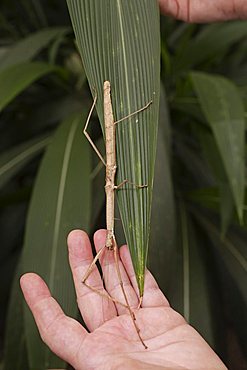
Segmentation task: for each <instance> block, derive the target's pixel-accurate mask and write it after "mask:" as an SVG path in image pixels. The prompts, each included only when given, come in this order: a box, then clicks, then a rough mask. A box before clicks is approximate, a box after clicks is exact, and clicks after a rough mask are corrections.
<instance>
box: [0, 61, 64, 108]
mask: <svg viewBox="0 0 247 370" xmlns="http://www.w3.org/2000/svg"><path fill="white" fill-rule="evenodd" d="M57 70H58V67H57V66H54V65H50V64H46V63H38V62H37V63H24V64H17V65H14V66H12V67H10V68H7V69H4V70H3V71H1V72H0V112H1V111H2V110H3V108H5V106H6V105H7V104H9V103H10V102H11V100H13V99H14V98H15V97H16V96H17V95H18V94H20V93H21V92H22V91H23V90H25V89H26V88H27V87H28V86H29V85H30V84H31V83H32V82H34V81H35V80H37V79H39V78H41V77H42V76H44V75H46V74H48V73H51V72H55V71H57Z"/></svg>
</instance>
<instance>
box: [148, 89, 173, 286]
mask: <svg viewBox="0 0 247 370" xmlns="http://www.w3.org/2000/svg"><path fill="white" fill-rule="evenodd" d="M170 141H171V133H170V121H169V113H168V106H167V101H166V96H165V93H164V90H162V89H161V104H160V122H159V134H158V140H157V156H156V162H155V178H154V191H153V202H152V217H151V232H150V248H149V256H148V266H149V268H150V270H151V271H152V273H153V274H154V276H155V278H156V279H157V282H158V284H159V287H160V288H161V289H162V290H163V292H166V289H167V286H168V283H169V280H170V274H171V270H170V267H171V261H172V257H173V255H174V247H175V245H176V237H175V234H176V217H175V216H176V215H175V204H174V192H173V184H172V176H171V164H170V153H169V151H170Z"/></svg>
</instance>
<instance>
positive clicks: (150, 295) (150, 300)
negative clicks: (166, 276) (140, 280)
mask: <svg viewBox="0 0 247 370" xmlns="http://www.w3.org/2000/svg"><path fill="white" fill-rule="evenodd" d="M120 256H121V260H122V262H123V264H124V267H125V269H126V271H127V274H128V276H129V279H130V281H131V283H132V286H133V287H134V289H135V291H136V292H137V294H138V286H137V283H136V277H135V272H134V268H133V265H132V261H131V257H130V253H129V249H128V247H127V245H123V246H122V247H121V248H120ZM159 306H165V307H168V306H169V302H168V300H167V299H166V297H165V296H164V294H163V293H162V291H161V290H160V288H159V286H158V284H157V282H156V280H155V278H154V277H153V275H152V274H151V272H150V271H149V270H146V273H145V283H144V295H143V299H142V307H159Z"/></svg>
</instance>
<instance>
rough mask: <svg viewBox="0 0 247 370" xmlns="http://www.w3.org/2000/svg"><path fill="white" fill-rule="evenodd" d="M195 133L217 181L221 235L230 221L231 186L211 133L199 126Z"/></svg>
mask: <svg viewBox="0 0 247 370" xmlns="http://www.w3.org/2000/svg"><path fill="white" fill-rule="evenodd" d="M197 135H198V137H199V140H200V143H201V147H202V152H203V154H204V156H205V159H206V161H207V162H208V164H209V166H210V168H211V169H212V172H213V174H214V176H215V178H216V179H217V182H218V186H219V191H220V213H221V232H222V236H223V235H225V233H226V231H227V228H228V226H229V224H230V222H231V219H232V215H233V211H234V200H233V196H232V193H231V188H230V185H229V182H228V179H227V175H226V171H225V169H224V165H223V162H222V159H221V156H220V153H219V150H218V148H217V146H216V143H215V140H214V137H213V135H212V134H211V133H210V132H208V131H203V130H202V129H201V128H199V130H198V129H197Z"/></svg>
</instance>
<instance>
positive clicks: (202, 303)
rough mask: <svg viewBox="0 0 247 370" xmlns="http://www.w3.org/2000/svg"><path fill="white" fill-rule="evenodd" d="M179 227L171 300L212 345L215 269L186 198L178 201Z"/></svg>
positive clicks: (169, 297) (213, 342)
mask: <svg viewBox="0 0 247 370" xmlns="http://www.w3.org/2000/svg"><path fill="white" fill-rule="evenodd" d="M177 230H178V244H177V250H176V254H175V256H174V267H173V273H172V279H171V281H170V287H169V290H168V299H169V300H170V302H171V304H172V306H173V307H174V308H175V309H176V310H178V311H179V312H181V313H182V314H183V315H184V317H185V318H186V320H187V321H188V322H189V323H190V324H191V325H193V326H194V327H195V328H196V329H197V330H198V331H199V332H200V333H201V334H202V335H203V337H204V338H205V339H206V340H207V341H208V342H209V343H210V344H211V345H215V332H214V327H215V324H216V322H217V321H218V320H215V322H214V315H213V311H212V306H211V302H210V295H211V293H212V291H213V285H212V284H210V276H211V275H212V271H210V272H209V270H208V268H207V266H206V265H205V263H204V262H205V255H204V253H203V249H202V248H201V246H202V244H203V243H204V241H203V240H200V239H199V237H198V236H197V233H196V229H195V227H194V224H193V223H192V220H191V218H190V215H189V214H188V212H187V210H186V207H185V204H184V202H183V201H181V202H179V208H178V229H177ZM202 312H203V315H202Z"/></svg>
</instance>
